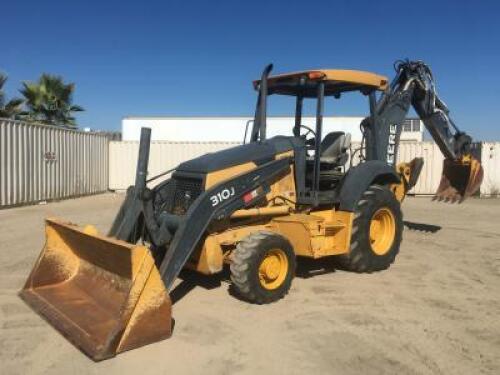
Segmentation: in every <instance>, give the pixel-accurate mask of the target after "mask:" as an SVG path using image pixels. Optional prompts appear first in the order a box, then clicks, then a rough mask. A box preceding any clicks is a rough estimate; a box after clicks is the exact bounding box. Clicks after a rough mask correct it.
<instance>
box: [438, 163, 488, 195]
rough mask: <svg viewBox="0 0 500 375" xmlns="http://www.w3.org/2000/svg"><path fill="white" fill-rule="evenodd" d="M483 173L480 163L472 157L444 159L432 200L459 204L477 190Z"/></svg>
mask: <svg viewBox="0 0 500 375" xmlns="http://www.w3.org/2000/svg"><path fill="white" fill-rule="evenodd" d="M483 173H484V172H483V167H482V166H481V163H479V161H478V160H476V159H475V158H473V157H472V156H470V157H464V158H462V159H461V160H450V159H445V160H444V163H443V174H442V176H441V182H440V183H439V187H438V190H437V192H436V195H435V197H434V199H437V200H440V201H443V200H444V201H446V202H452V203H453V202H459V203H461V202H462V201H463V200H464V199H465V198H467V197H469V196H471V195H473V194H474V193H476V192H477V191H478V190H479V187H480V186H481V182H482V181H483Z"/></svg>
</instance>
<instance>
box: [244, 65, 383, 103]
mask: <svg viewBox="0 0 500 375" xmlns="http://www.w3.org/2000/svg"><path fill="white" fill-rule="evenodd" d="M320 81H324V82H325V95H335V94H338V93H341V92H344V91H354V90H360V91H368V92H369V91H372V90H385V89H386V88H387V82H388V80H387V77H385V76H381V75H378V74H375V73H370V72H364V71H360V70H339V69H318V70H306V71H301V72H293V73H287V74H279V75H275V76H270V77H268V79H267V82H268V93H269V94H282V95H293V96H297V95H299V94H300V95H302V96H304V97H315V96H316V95H317V86H318V82H320ZM259 83H260V80H257V81H254V82H253V84H254V87H255V88H256V89H257V88H258V86H259Z"/></svg>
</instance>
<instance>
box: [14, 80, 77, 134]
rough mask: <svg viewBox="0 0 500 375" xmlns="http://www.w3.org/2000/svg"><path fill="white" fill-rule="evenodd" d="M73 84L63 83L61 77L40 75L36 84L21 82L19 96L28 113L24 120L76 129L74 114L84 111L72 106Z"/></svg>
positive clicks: (24, 115) (25, 114) (24, 114)
mask: <svg viewBox="0 0 500 375" xmlns="http://www.w3.org/2000/svg"><path fill="white" fill-rule="evenodd" d="M74 91H75V84H74V83H68V84H66V83H64V81H63V79H62V77H60V76H53V75H50V74H45V73H44V74H42V76H41V77H40V79H39V80H38V82H23V88H22V89H21V90H20V92H21V94H23V96H24V97H25V99H26V106H27V108H28V111H27V112H25V113H23V117H24V119H26V120H28V121H35V122H40V123H42V124H48V125H56V126H63V127H66V128H76V127H77V125H76V120H75V117H74V115H73V114H74V112H80V111H83V110H84V109H83V108H82V107H80V106H78V105H74V104H73V92H74Z"/></svg>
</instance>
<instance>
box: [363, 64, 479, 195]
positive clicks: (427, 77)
mask: <svg viewBox="0 0 500 375" xmlns="http://www.w3.org/2000/svg"><path fill="white" fill-rule="evenodd" d="M395 69H396V76H395V78H394V79H393V81H392V82H391V84H390V86H389V87H388V89H387V90H386V91H385V92H384V94H383V95H382V96H381V98H380V99H379V100H378V101H377V99H376V97H375V93H374V92H373V93H371V94H370V107H371V116H370V117H369V118H367V119H365V121H363V123H362V130H363V134H364V136H365V141H366V149H365V153H366V155H365V156H366V160H381V161H385V162H386V163H388V164H389V165H391V166H395V164H396V160H397V153H398V147H399V142H400V136H401V131H402V125H403V121H404V119H405V117H406V115H407V114H408V111H409V110H410V107H413V108H414V109H415V111H416V112H417V114H418V116H419V117H420V119H422V121H423V123H424V125H425V127H426V129H427V130H428V131H429V133H430V134H431V136H432V138H433V139H434V141H435V142H436V144H437V145H438V147H439V149H440V150H441V152H442V154H443V155H444V157H445V164H444V170H443V178H442V180H441V184H440V187H439V188H438V192H437V193H436V195H437V196H438V197H441V198H445V199H451V200H452V201H454V200H463V199H464V198H465V197H466V196H469V195H472V194H473V193H474V192H475V191H476V190H477V189H478V188H479V185H480V184H481V181H482V168H481V166H480V165H479V163H478V162H477V161H476V160H474V159H473V158H472V156H471V144H472V138H471V137H470V136H468V135H467V134H465V133H464V132H462V131H460V130H459V129H458V128H457V126H456V125H455V123H454V122H453V121H452V119H451V118H450V115H449V109H448V108H447V107H446V105H445V104H444V102H443V101H442V100H441V99H440V98H439V96H438V95H437V92H436V87H435V82H434V78H433V75H432V72H431V70H430V68H429V66H428V65H426V64H425V63H423V62H421V61H400V62H397V63H396V65H395Z"/></svg>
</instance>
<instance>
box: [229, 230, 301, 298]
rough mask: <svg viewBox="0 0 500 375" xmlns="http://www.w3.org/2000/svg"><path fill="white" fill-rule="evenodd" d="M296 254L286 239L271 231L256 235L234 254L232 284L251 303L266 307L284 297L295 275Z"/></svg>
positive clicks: (251, 235)
mask: <svg viewBox="0 0 500 375" xmlns="http://www.w3.org/2000/svg"><path fill="white" fill-rule="evenodd" d="M295 266H296V260H295V253H294V251H293V248H292V245H291V244H290V242H288V240H287V239H286V238H284V237H283V236H280V235H279V234H277V233H274V232H271V231H258V232H254V233H252V234H250V235H248V236H247V237H245V238H244V239H243V240H242V241H240V242H239V243H238V245H237V247H236V249H235V250H234V251H233V254H232V261H231V281H232V283H233V287H234V291H235V292H236V293H237V294H238V295H239V296H240V297H242V298H243V299H245V300H247V301H248V302H252V303H256V304H259V305H260V304H264V303H271V302H275V301H277V300H279V299H281V298H283V297H284V296H285V295H286V294H287V293H288V291H289V290H290V286H291V284H292V279H293V277H294V276H295Z"/></svg>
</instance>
